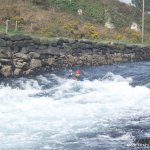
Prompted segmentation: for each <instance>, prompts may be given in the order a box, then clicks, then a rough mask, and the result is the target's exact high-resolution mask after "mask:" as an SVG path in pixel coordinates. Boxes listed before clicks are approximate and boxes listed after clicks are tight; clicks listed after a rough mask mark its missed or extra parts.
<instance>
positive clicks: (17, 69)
mask: <svg viewBox="0 0 150 150" xmlns="http://www.w3.org/2000/svg"><path fill="white" fill-rule="evenodd" d="M21 72H22V70H21V69H19V68H16V69H15V70H14V75H15V76H18V75H20V74H21Z"/></svg>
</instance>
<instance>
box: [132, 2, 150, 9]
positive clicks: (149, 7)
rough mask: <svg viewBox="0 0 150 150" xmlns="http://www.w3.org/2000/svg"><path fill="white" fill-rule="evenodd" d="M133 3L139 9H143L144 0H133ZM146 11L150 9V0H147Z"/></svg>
mask: <svg viewBox="0 0 150 150" xmlns="http://www.w3.org/2000/svg"><path fill="white" fill-rule="evenodd" d="M132 4H134V5H135V6H136V7H137V8H138V9H142V5H143V0H132ZM145 11H150V0H145Z"/></svg>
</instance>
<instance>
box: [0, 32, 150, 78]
mask: <svg viewBox="0 0 150 150" xmlns="http://www.w3.org/2000/svg"><path fill="white" fill-rule="evenodd" d="M141 60H150V47H143V48H140V47H138V46H126V45H124V44H110V45H108V44H100V43H96V42H91V41H87V40H68V39H62V38H59V39H45V40H43V39H36V38H32V37H30V36H25V35H15V36H7V35H0V76H5V77H8V76H19V75H28V74H32V73H36V72H40V71H42V72H43V71H44V72H46V71H51V70H54V69H59V68H62V67H64V68H66V67H71V66H84V65H85V66H94V65H103V64H112V63H119V62H133V61H141Z"/></svg>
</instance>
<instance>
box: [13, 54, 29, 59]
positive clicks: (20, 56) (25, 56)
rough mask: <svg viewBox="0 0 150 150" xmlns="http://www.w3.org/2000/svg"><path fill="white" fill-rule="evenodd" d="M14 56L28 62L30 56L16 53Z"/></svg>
mask: <svg viewBox="0 0 150 150" xmlns="http://www.w3.org/2000/svg"><path fill="white" fill-rule="evenodd" d="M14 56H15V57H17V58H22V59H24V60H27V61H28V60H30V55H28V54H24V53H16V54H15V55H14Z"/></svg>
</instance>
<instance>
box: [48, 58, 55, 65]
mask: <svg viewBox="0 0 150 150" xmlns="http://www.w3.org/2000/svg"><path fill="white" fill-rule="evenodd" d="M54 60H55V59H54V58H48V60H47V63H48V65H52V64H53V63H54Z"/></svg>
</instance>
